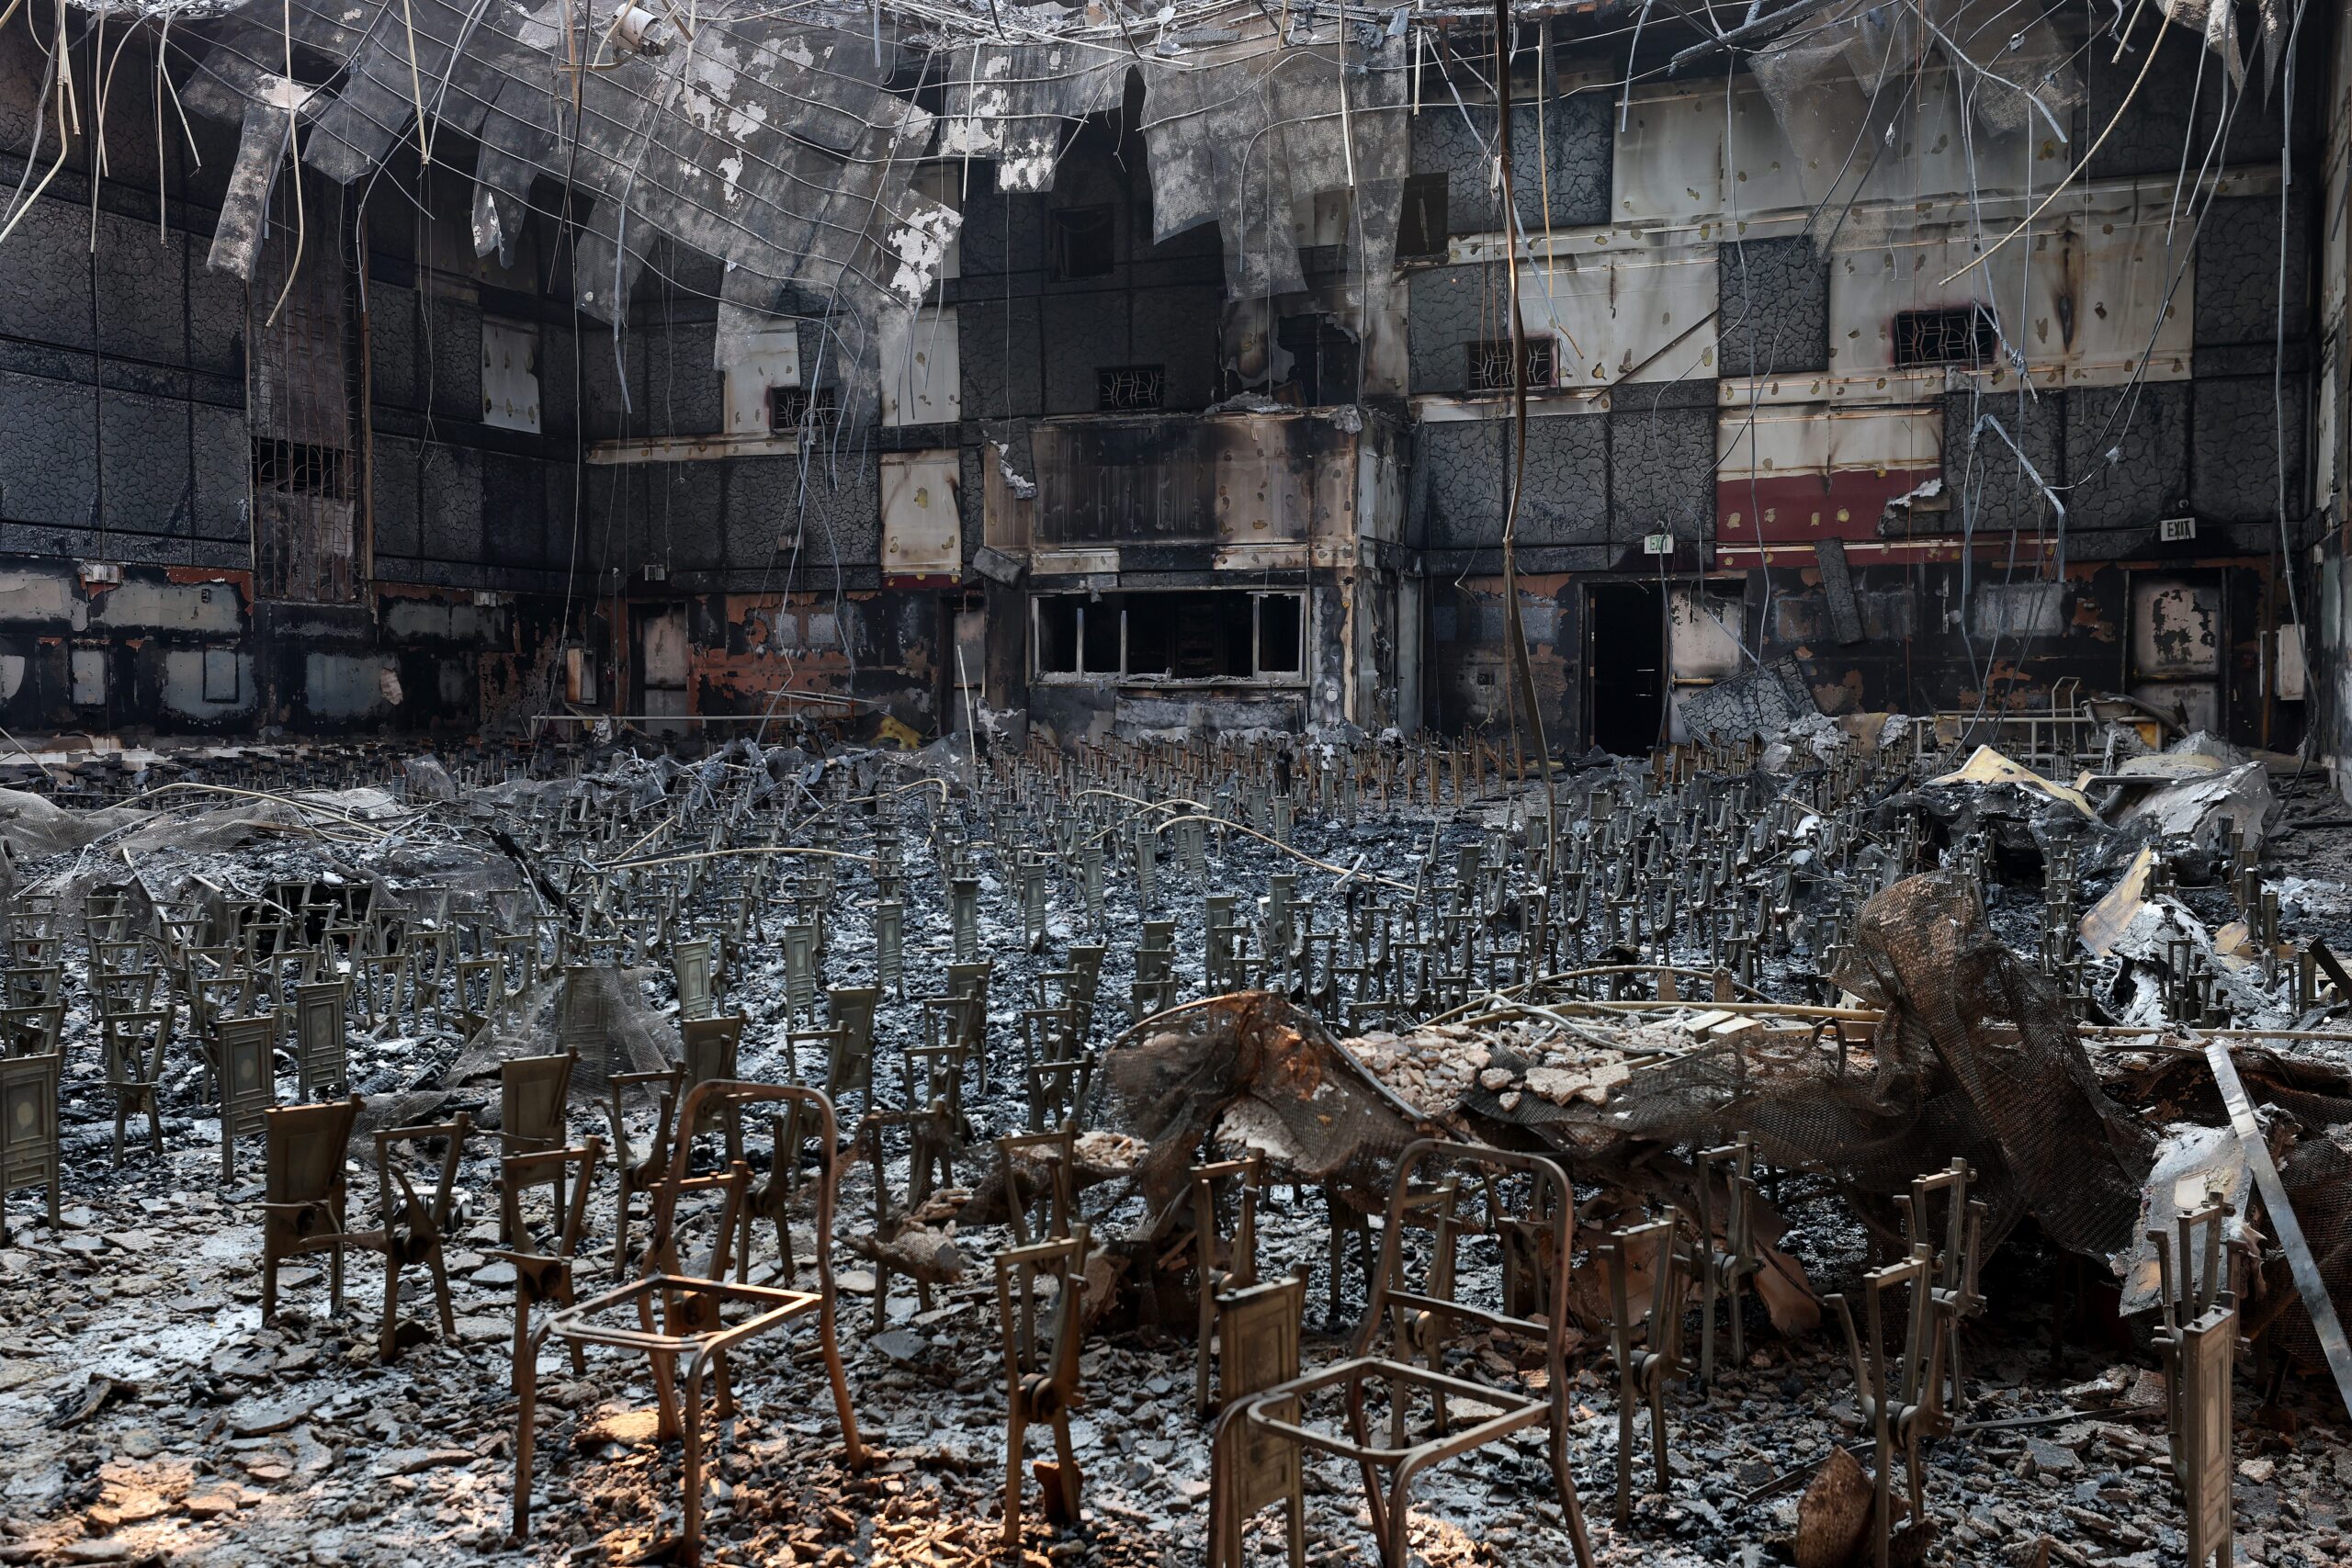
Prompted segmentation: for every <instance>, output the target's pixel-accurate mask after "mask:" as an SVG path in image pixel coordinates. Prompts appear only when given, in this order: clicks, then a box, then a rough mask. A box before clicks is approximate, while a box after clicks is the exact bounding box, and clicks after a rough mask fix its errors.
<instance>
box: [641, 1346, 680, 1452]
mask: <svg viewBox="0 0 2352 1568" xmlns="http://www.w3.org/2000/svg"><path fill="white" fill-rule="evenodd" d="M647 1356H648V1358H649V1359H650V1360H651V1361H652V1362H653V1401H654V1431H655V1435H656V1436H659V1437H662V1438H674V1437H676V1436H677V1435H678V1358H677V1355H676V1354H675V1352H673V1351H667V1350H651V1351H648V1352H647Z"/></svg>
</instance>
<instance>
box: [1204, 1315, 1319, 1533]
mask: <svg viewBox="0 0 2352 1568" xmlns="http://www.w3.org/2000/svg"><path fill="white" fill-rule="evenodd" d="M1215 1310H1216V1316H1217V1321H1218V1323H1219V1325H1221V1326H1220V1335H1221V1337H1222V1339H1223V1345H1224V1348H1223V1353H1222V1356H1221V1358H1220V1362H1221V1364H1220V1366H1219V1369H1218V1374H1217V1377H1218V1385H1219V1387H1218V1393H1220V1394H1221V1395H1222V1396H1223V1398H1224V1400H1225V1402H1226V1403H1225V1409H1224V1412H1223V1414H1221V1415H1220V1416H1218V1417H1217V1421H1216V1427H1214V1428H1213V1429H1212V1431H1211V1436H1210V1438H1209V1496H1210V1499H1211V1502H1210V1513H1209V1568H1240V1565H1241V1562H1242V1561H1243V1554H1242V1530H1243V1528H1244V1527H1245V1526H1246V1525H1248V1523H1249V1522H1250V1519H1251V1518H1252V1517H1254V1516H1255V1515H1256V1514H1257V1513H1258V1511H1259V1510H1260V1509H1261V1508H1263V1507H1265V1506H1267V1505H1268V1504H1270V1503H1286V1504H1288V1505H1289V1507H1288V1509H1287V1510H1286V1512H1287V1514H1288V1518H1287V1521H1286V1522H1287V1524H1288V1526H1289V1546H1290V1553H1289V1555H1290V1564H1291V1568H1306V1484H1305V1473H1306V1466H1305V1465H1304V1463H1302V1462H1301V1461H1302V1460H1303V1458H1304V1456H1303V1455H1302V1454H1301V1453H1300V1452H1299V1449H1298V1445H1296V1444H1295V1443H1291V1442H1286V1441H1284V1440H1283V1439H1282V1438H1280V1437H1279V1436H1276V1435H1274V1434H1272V1433H1270V1432H1268V1431H1266V1430H1265V1429H1264V1428H1263V1427H1253V1426H1251V1425H1250V1423H1249V1422H1248V1421H1246V1420H1242V1419H1239V1417H1240V1416H1241V1414H1242V1410H1243V1408H1244V1405H1245V1403H1246V1402H1247V1401H1248V1400H1249V1398H1250V1396H1251V1395H1252V1394H1256V1393H1263V1392H1264V1391H1265V1390H1267V1389H1271V1388H1279V1387H1280V1386H1281V1385H1283V1383H1286V1382H1290V1381H1291V1380H1293V1379H1294V1378H1296V1377H1297V1376H1298V1373H1299V1359H1298V1347H1299V1337H1300V1332H1301V1323H1302V1320H1303V1319H1304V1318H1305V1316H1306V1276H1305V1275H1304V1274H1295V1275H1293V1276H1291V1277H1290V1278H1289V1279H1287V1280H1270V1281H1268V1282H1267V1283H1265V1284H1262V1285H1258V1284H1252V1285H1247V1286H1243V1287H1240V1288H1238V1289H1235V1290H1231V1291H1224V1292H1218V1294H1217V1296H1216V1303H1215ZM1267 1413H1268V1414H1269V1415H1271V1416H1275V1417H1277V1418H1279V1419H1282V1420H1285V1421H1294V1422H1295V1421H1296V1420H1297V1419H1298V1401H1297V1399H1296V1398H1295V1397H1293V1398H1290V1399H1286V1400H1282V1401H1279V1402H1277V1403H1274V1404H1270V1405H1269V1406H1268V1408H1267Z"/></svg>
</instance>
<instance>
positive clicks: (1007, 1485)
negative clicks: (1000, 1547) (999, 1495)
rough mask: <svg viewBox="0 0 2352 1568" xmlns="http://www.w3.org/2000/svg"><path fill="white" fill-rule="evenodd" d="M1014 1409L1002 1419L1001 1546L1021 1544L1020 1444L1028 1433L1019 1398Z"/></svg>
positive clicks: (1015, 1398) (1025, 1417)
mask: <svg viewBox="0 0 2352 1568" xmlns="http://www.w3.org/2000/svg"><path fill="white" fill-rule="evenodd" d="M1013 1400H1014V1403H1013V1406H1012V1410H1011V1411H1010V1412H1008V1413H1007V1414H1006V1416H1005V1418H1004V1544H1005V1545H1006V1546H1008V1547H1018V1546H1019V1545H1020V1544H1021V1440H1022V1438H1023V1437H1024V1436H1025V1435H1026V1434H1027V1433H1028V1430H1029V1417H1028V1416H1027V1415H1026V1414H1025V1413H1024V1412H1023V1410H1022V1409H1021V1406H1020V1395H1019V1393H1015V1394H1014V1395H1013Z"/></svg>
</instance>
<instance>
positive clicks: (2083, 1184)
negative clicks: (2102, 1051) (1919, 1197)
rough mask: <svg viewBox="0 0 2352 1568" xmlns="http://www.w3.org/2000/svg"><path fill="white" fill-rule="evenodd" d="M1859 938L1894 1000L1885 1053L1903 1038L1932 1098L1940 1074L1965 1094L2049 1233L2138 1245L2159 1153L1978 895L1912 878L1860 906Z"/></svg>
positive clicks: (2090, 1242)
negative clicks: (2121, 1108) (2146, 1187)
mask: <svg viewBox="0 0 2352 1568" xmlns="http://www.w3.org/2000/svg"><path fill="white" fill-rule="evenodd" d="M1855 943H1856V949H1857V956H1858V958H1859V960H1860V964H1861V965H1862V966H1863V967H1864V968H1865V969H1866V970H1867V971H1868V972H1869V973H1870V974H1871V976H1872V978H1873V979H1874V980H1875V982H1876V985H1877V987H1878V989H1879V991H1880V993H1881V995H1883V997H1884V998H1885V1000H1886V1004H1887V1010H1888V1011H1887V1017H1886V1019H1885V1020H1884V1021H1883V1022H1882V1023H1881V1024H1880V1026H1879V1037H1880V1041H1881V1043H1882V1048H1883V1047H1884V1045H1885V1044H1886V1043H1888V1042H1889V1041H1890V1040H1893V1041H1894V1042H1899V1043H1900V1048H1901V1049H1902V1051H1903V1052H1904V1054H1905V1055H1909V1056H1912V1057H1913V1058H1914V1060H1913V1061H1912V1062H1910V1063H1908V1064H1906V1066H1909V1067H1911V1068H1912V1069H1913V1070H1916V1071H1917V1073H1918V1074H1919V1075H1920V1078H1921V1082H1922V1085H1923V1088H1927V1090H1928V1092H1929V1093H1934V1092H1937V1090H1938V1089H1940V1087H1941V1085H1939V1084H1936V1083H1935V1082H1934V1080H1935V1078H1936V1077H1937V1076H1938V1075H1939V1074H1940V1075H1941V1077H1942V1078H1943V1081H1944V1082H1947V1083H1949V1084H1951V1086H1953V1087H1956V1088H1957V1089H1958V1091H1959V1093H1960V1094H1961V1095H1962V1097H1964V1099H1965V1101H1966V1103H1967V1106H1968V1108H1969V1109H1970V1111H1973V1114H1974V1116H1975V1117H1976V1119H1977V1120H1978V1121H1980V1122H1982V1124H1983V1126H1984V1128H1985V1131H1986V1132H1987V1133H1988V1134H1990V1135H1991V1138H1992V1139H1993V1140H1994V1141H1995V1142H1996V1143H1997V1145H1998V1146H1999V1149H2000V1152H2001V1156H2002V1164H2003V1168H2004V1169H2005V1171H2006V1178H2007V1181H2009V1182H2011V1183H2013V1184H2014V1185H2015V1188H2016V1190H2017V1195H2018V1201H2020V1202H2021V1203H2022V1204H2023V1206H2024V1207H2025V1209H2026V1210H2027V1211H2028V1212H2029V1213H2031V1214H2032V1215H2033V1217H2034V1219H2035V1220H2036V1221H2037V1222H2039V1223H2040V1224H2041V1227H2042V1229H2043V1230H2044V1231H2046V1232H2048V1233H2049V1235H2050V1236H2051V1238H2052V1240H2053V1241H2055V1242H2057V1243H2058V1244H2059V1245H2060V1246H2062V1247H2067V1248H2068V1249H2070V1250H2072V1251H2075V1252H2080V1253H2086V1254H2098V1255H2106V1254H2111V1253H2114V1252H2118V1251H2120V1250H2122V1249H2123V1248H2124V1247H2128V1246H2129V1245H2130V1244H2131V1227H2132V1224H2134V1222H2135V1221H2136V1220H2137V1218H2138V1215H2139V1200H2140V1183H2141V1181H2142V1179H2143V1178H2144V1177H2145V1176H2146V1174H2147V1170H2148V1167H2149V1164H2150V1161H2151V1157H2152V1156H2153V1152H2154V1151H2153V1149H2152V1148H2151V1147H2150V1145H2149V1144H2148V1141H2147V1138H2146V1134H2144V1133H2143V1132H2142V1131H2140V1130H2139V1129H2137V1128H2136V1127H2135V1126H2134V1125H2133V1124H2132V1123H2131V1122H2129V1121H2128V1120H2127V1119H2126V1118H2124V1117H2123V1116H2122V1115H2121V1114H2120V1112H2118V1111H2117V1110H2116V1108H2115V1106H2114V1105H2113V1104H2112V1102H2110V1101H2109V1100H2108V1098H2107V1096H2106V1094H2105V1092H2104V1091H2103V1090H2102V1089H2100V1088H2099V1086H2098V1079H2097V1077H2095V1075H2094V1074H2093V1073H2092V1071H2091V1066H2090V1063H2089V1061H2088V1059H2087V1058H2086V1057H2085V1055H2083V1049H2082V1044H2081V1043H2080V1041H2079V1040H2077V1039H2076V1037H2075V1030H2074V1024H2073V1022H2072V1021H2071V1020H2070V1018H2069V1017H2068V1015H2067V1012H2066V1010H2065V1008H2064V1004H2063V1002H2062V1001H2061V999H2060V998H2059V997H2058V995H2057V993H2056V992H2055V990H2054V989H2053V988H2052V986H2051V985H2050V983H2049V981H2048V980H2047V979H2045V978H2044V977H2043V976H2041V974H2039V973H2038V972H2036V971H2034V970H2032V969H2030V968H2029V967H2028V966H2027V965H2026V964H2025V963H2024V962H2023V961H2022V960H2020V959H2019V958H2018V955H2017V954H2016V953H2012V952H2010V951H2009V949H2008V948H2007V945H2005V944H2004V943H2003V942H2001V941H2000V939H1999V938H1998V937H1996V935H1995V934H1994V933H1993V931H1992V930H1991V928H1990V927H1989V926H1988V925H1987V924H1986V923H1985V911H1984V907H1983V905H1982V903H1981V902H1980V900H1979V898H1978V897H1977V894H1976V891H1975V889H1974V888H1973V887H1972V886H1969V885H1968V884H1967V883H1965V882H1964V881H1962V879H1961V878H1959V877H1958V876H1955V875H1951V874H1946V873H1940V872H1937V873H1929V874H1925V875H1920V876H1913V877H1906V878H1905V879H1904V880H1903V881H1901V882H1898V883H1896V884H1895V885H1894V886H1892V887H1889V888H1887V889H1885V890H1884V891H1883V892H1881V893H1879V894H1878V895H1876V896H1875V897H1872V898H1871V900H1870V902H1868V903H1867V904H1864V905H1863V906H1862V908H1861V912H1860V916H1859V917H1858V918H1857V919H1856V922H1855ZM2003 1025H2007V1026H2011V1027H2013V1028H2014V1030H2015V1032H2016V1039H2015V1041H2014V1042H2011V1041H2009V1040H2007V1039H2005V1038H2003V1034H2004V1032H2005V1031H2004V1030H2003V1028H2002V1026H2003ZM1922 1046H1924V1047H1925V1052H1926V1054H1925V1055H1920V1054H1919V1053H1920V1048H1921V1047H1922ZM1930 1086H1932V1087H1930ZM1924 1152H1926V1151H1924V1150H1923V1153H1924ZM1917 1168H1918V1169H1921V1170H1926V1169H1930V1168H1933V1162H1930V1161H1924V1160H1923V1161H1921V1162H1920V1163H1919V1164H1918V1166H1917Z"/></svg>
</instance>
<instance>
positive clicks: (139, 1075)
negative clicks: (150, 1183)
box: [98, 1007, 179, 1168]
mask: <svg viewBox="0 0 2352 1568" xmlns="http://www.w3.org/2000/svg"><path fill="white" fill-rule="evenodd" d="M178 1016H179V1010H178V1009H176V1008H170V1007H165V1008H157V1009H152V1010H144V1011H140V1012H115V1013H107V1014H106V1015H104V1016H103V1017H102V1018H101V1019H100V1020H99V1022H98V1028H99V1032H100V1038H101V1040H102V1042H103V1045H104V1053H105V1059H106V1073H107V1088H109V1089H113V1090H114V1163H115V1165H116V1167H117V1168H120V1166H121V1165H122V1140H123V1133H124V1129H125V1128H126V1127H127V1126H128V1125H129V1124H130V1118H131V1117H132V1116H134V1115H137V1114H140V1113H141V1112H144V1113H145V1115H146V1117H147V1143H148V1146H149V1148H150V1149H152V1150H153V1153H154V1156H155V1157H156V1158H157V1159H162V1158H163V1157H164V1108H163V1103H162V1100H161V1099H160V1096H161V1093H162V1089H163V1077H164V1053H165V1052H166V1051H168V1050H169V1049H170V1048H171V1043H172V1021H173V1020H174V1019H175V1018H177V1017H178Z"/></svg>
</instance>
